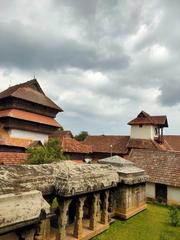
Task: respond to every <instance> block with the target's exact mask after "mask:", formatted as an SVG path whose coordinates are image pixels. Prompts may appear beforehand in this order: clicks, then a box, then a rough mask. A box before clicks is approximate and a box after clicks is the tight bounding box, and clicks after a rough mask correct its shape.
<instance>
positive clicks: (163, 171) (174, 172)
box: [128, 149, 180, 187]
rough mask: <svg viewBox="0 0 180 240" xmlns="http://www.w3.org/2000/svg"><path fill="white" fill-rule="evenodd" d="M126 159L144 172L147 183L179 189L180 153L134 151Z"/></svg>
mask: <svg viewBox="0 0 180 240" xmlns="http://www.w3.org/2000/svg"><path fill="white" fill-rule="evenodd" d="M128 159H129V160H130V161H132V162H134V163H135V164H136V166H137V167H140V168H142V169H144V170H145V171H146V173H147V174H148V175H149V182H153V183H161V184H166V185H170V186H175V187H180V153H178V152H168V151H153V150H142V149H141V150H140V149H135V150H132V151H131V153H130V155H129V158H128Z"/></svg>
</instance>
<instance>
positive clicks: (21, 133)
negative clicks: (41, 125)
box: [8, 129, 48, 143]
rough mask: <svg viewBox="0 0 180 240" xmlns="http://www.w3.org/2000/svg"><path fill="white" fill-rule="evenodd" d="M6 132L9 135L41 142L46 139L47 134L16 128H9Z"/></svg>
mask: <svg viewBox="0 0 180 240" xmlns="http://www.w3.org/2000/svg"><path fill="white" fill-rule="evenodd" d="M8 133H9V136H10V137H14V138H23V139H32V140H39V141H41V142H42V143H44V142H45V141H47V140H48V135H47V134H43V133H37V132H31V131H25V130H18V129H10V130H9V131H8Z"/></svg>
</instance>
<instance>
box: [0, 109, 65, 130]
mask: <svg viewBox="0 0 180 240" xmlns="http://www.w3.org/2000/svg"><path fill="white" fill-rule="evenodd" d="M0 117H12V118H17V119H21V120H25V121H31V122H37V123H41V124H45V125H50V126H55V127H61V126H60V124H59V123H58V122H57V121H56V120H55V119H53V118H51V117H47V116H43V115H40V114H36V113H31V112H26V111H23V110H18V109H8V110H2V111H0Z"/></svg>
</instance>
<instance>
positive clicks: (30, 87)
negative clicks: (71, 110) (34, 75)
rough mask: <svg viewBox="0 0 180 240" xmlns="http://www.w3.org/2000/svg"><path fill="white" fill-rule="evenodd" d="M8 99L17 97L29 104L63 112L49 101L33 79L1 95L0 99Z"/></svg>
mask: <svg viewBox="0 0 180 240" xmlns="http://www.w3.org/2000/svg"><path fill="white" fill-rule="evenodd" d="M6 97H16V98H19V99H23V100H26V101H29V102H33V103H37V104H40V105H43V106H47V107H49V108H53V109H56V110H57V111H59V112H62V111H63V110H62V109H61V108H60V107H59V106H57V105H56V104H55V103H54V102H53V101H52V100H51V99H49V98H48V97H47V96H46V95H45V93H44V92H43V90H42V88H41V87H40V85H39V83H38V81H37V80H36V79H32V80H30V81H27V82H25V83H21V84H17V85H15V86H12V87H9V88H8V89H6V90H5V91H3V92H1V93H0V99H3V98H6Z"/></svg>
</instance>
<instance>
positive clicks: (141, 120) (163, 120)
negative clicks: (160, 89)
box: [128, 111, 168, 127]
mask: <svg viewBox="0 0 180 240" xmlns="http://www.w3.org/2000/svg"><path fill="white" fill-rule="evenodd" d="M128 124H129V125H139V124H145V125H147V124H152V125H160V126H163V127H168V122H167V117H166V116H163V115H162V116H150V115H149V114H148V113H146V112H144V111H142V112H140V113H139V114H138V116H137V117H136V118H134V119H133V120H131V121H130V122H128Z"/></svg>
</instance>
